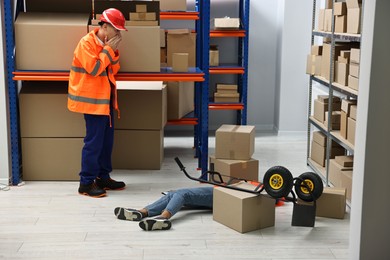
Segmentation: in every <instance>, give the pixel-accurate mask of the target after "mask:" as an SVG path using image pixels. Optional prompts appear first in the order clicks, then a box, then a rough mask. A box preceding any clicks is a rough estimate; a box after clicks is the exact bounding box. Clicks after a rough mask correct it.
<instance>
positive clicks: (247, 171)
mask: <svg viewBox="0 0 390 260" xmlns="http://www.w3.org/2000/svg"><path fill="white" fill-rule="evenodd" d="M210 169H212V171H215V172H219V173H220V174H221V175H224V176H222V180H223V181H224V182H228V181H229V180H230V177H233V178H238V179H244V180H250V181H256V182H257V181H259V161H258V160H256V159H253V158H251V159H250V160H227V159H216V158H215V156H210ZM235 182H237V181H234V182H232V183H235Z"/></svg>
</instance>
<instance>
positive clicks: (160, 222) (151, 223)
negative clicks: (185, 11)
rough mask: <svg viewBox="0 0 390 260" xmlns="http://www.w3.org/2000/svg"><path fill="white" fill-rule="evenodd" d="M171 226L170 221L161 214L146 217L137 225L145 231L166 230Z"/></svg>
mask: <svg viewBox="0 0 390 260" xmlns="http://www.w3.org/2000/svg"><path fill="white" fill-rule="evenodd" d="M171 226H172V223H171V221H170V220H169V219H166V218H163V217H161V216H157V217H153V218H146V219H143V220H142V221H140V222H139V227H140V228H142V229H143V230H145V231H150V230H168V229H170V228H171Z"/></svg>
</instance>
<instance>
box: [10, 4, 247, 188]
mask: <svg viewBox="0 0 390 260" xmlns="http://www.w3.org/2000/svg"><path fill="white" fill-rule="evenodd" d="M239 1H240V4H239V16H240V19H241V23H242V28H241V29H242V30H244V31H245V36H241V37H239V50H238V66H240V67H242V69H243V70H244V73H242V74H241V75H238V85H239V90H240V93H241V100H240V101H241V102H240V103H241V104H242V105H243V108H242V109H240V110H237V124H246V123H247V84H248V82H247V79H248V75H247V74H248V73H247V71H248V35H249V5H250V1H249V0H239ZM210 2H211V0H196V2H195V8H196V11H198V12H199V19H198V20H197V21H196V25H195V26H196V31H197V33H198V37H197V67H198V68H200V70H201V71H203V73H204V81H203V82H197V83H196V84H197V87H196V88H195V113H194V114H195V117H197V118H198V124H197V125H195V126H194V147H195V149H196V157H197V158H198V167H199V168H200V169H201V171H202V173H203V172H205V171H207V170H208V137H209V135H208V132H209V129H208V127H209V124H208V120H209V105H210V102H209V79H210V67H209V46H210V17H211V15H210ZM12 4H13V1H12V0H5V2H4V20H5V27H6V52H7V60H6V62H7V82H8V89H9V109H10V135H11V150H12V151H11V152H12V185H17V184H19V182H20V180H21V171H20V166H21V161H20V154H21V153H20V142H19V112H18V97H17V95H18V93H17V88H16V84H15V81H14V80H13V72H14V71H15V60H14V46H15V43H14V31H13V24H14V17H13V13H12V10H13V8H12ZM17 9H18V10H22V9H23V4H22V1H20V0H17ZM226 37H229V36H226ZM222 109H223V108H222ZM228 109H229V108H228Z"/></svg>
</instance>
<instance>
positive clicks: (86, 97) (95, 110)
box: [68, 28, 119, 115]
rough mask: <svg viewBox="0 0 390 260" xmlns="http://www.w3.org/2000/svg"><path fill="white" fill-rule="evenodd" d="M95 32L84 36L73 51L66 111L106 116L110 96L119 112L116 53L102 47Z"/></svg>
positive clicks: (109, 48)
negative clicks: (115, 76)
mask: <svg viewBox="0 0 390 260" xmlns="http://www.w3.org/2000/svg"><path fill="white" fill-rule="evenodd" d="M98 30H99V28H97V29H95V30H93V31H91V32H90V33H88V34H87V35H86V36H84V37H83V38H82V39H81V40H80V42H79V43H78V45H77V47H76V49H75V51H74V56H73V62H72V67H71V69H70V75H69V86H68V109H69V110H70V111H73V112H78V113H84V114H95V115H109V114H110V95H111V93H112V94H113V97H112V98H113V105H114V108H115V109H116V110H118V103H117V98H116V97H117V91H116V81H115V78H114V75H115V74H116V73H117V72H118V70H119V53H118V52H117V51H116V52H114V51H113V49H112V48H111V47H109V46H107V45H106V46H104V47H103V46H102V45H101V43H100V42H99V40H98V39H97V35H96V34H97V32H98ZM110 82H111V84H110ZM111 85H112V86H111ZM111 88H112V89H111Z"/></svg>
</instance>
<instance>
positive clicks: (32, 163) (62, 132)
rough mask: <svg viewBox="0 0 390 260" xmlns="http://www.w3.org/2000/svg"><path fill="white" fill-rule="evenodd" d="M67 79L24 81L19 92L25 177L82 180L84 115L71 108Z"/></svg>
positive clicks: (43, 179) (44, 179) (47, 179)
mask: <svg viewBox="0 0 390 260" xmlns="http://www.w3.org/2000/svg"><path fill="white" fill-rule="evenodd" d="M67 85H68V84H67V82H24V83H23V87H22V89H21V92H20V95H19V109H20V135H21V143H22V165H23V168H22V172H23V180H25V181H30V180H38V181H58V180H60V181H70V180H79V175H78V174H79V172H80V166H81V150H82V148H83V144H84V142H83V140H84V136H85V122H84V117H83V115H82V114H79V113H73V112H70V111H69V110H68V108H67V102H68V86H67Z"/></svg>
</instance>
